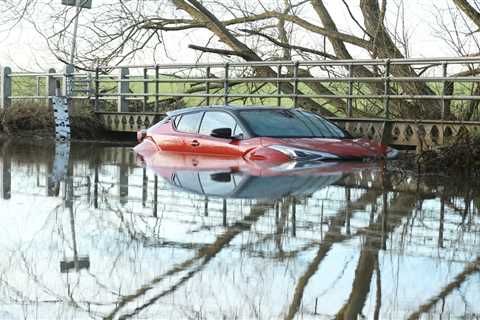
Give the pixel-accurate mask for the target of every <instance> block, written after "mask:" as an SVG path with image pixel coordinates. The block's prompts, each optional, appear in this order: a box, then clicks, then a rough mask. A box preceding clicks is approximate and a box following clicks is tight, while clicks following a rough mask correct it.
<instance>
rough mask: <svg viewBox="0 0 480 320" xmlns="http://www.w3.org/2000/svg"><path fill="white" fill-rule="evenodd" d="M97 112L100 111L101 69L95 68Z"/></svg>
mask: <svg viewBox="0 0 480 320" xmlns="http://www.w3.org/2000/svg"><path fill="white" fill-rule="evenodd" d="M94 103H95V112H98V111H100V68H99V67H98V66H97V67H96V68H95V102H94Z"/></svg>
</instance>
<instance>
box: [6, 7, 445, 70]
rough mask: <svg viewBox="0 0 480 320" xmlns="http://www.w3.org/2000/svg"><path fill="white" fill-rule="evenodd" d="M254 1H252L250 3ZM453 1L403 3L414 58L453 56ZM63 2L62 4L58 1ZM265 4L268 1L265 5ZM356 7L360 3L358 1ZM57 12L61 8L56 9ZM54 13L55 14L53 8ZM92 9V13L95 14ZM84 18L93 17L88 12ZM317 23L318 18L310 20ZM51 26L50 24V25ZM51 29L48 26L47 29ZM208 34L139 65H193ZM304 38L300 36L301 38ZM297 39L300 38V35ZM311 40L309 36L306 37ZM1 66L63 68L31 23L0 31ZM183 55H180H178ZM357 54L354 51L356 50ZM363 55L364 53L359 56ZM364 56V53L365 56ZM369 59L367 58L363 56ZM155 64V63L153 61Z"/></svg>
mask: <svg viewBox="0 0 480 320" xmlns="http://www.w3.org/2000/svg"><path fill="white" fill-rule="evenodd" d="M102 1H106V0H97V1H95V0H94V1H93V6H94V8H95V6H100V5H101V4H102ZM249 1H253V0H249ZM272 1H273V0H272ZM398 1H399V0H392V1H389V2H388V4H389V6H390V7H389V8H390V9H391V10H392V12H393V10H394V6H395V2H398ZM450 1H451V0H436V1H435V0H404V3H405V17H406V18H405V25H406V27H405V29H406V31H407V34H408V35H409V37H410V39H411V40H410V44H411V52H410V54H411V57H447V56H453V55H454V52H453V51H452V50H451V49H450V48H449V47H448V46H447V45H446V44H445V42H444V41H442V40H441V39H439V37H438V36H437V32H436V31H435V26H436V25H437V19H438V17H439V11H438V10H437V9H436V7H437V8H438V7H440V8H444V7H445V6H446V5H447V3H449V2H450ZM58 2H60V0H58ZM263 2H264V3H266V2H268V1H263ZM325 3H326V5H327V7H328V8H329V10H330V13H331V14H332V16H333V18H334V20H335V22H336V23H337V25H338V27H339V28H340V29H341V30H342V31H344V32H349V31H352V30H351V28H355V27H354V26H352V24H351V19H350V17H349V16H348V14H347V12H346V11H345V10H344V6H343V4H342V3H341V1H340V0H325ZM355 3H357V2H356V1H355ZM356 7H357V6H352V8H353V13H354V14H355V15H356V16H357V17H359V18H360V19H359V20H360V21H361V14H360V13H359V12H358V9H357V8H356ZM57 9H58V7H57ZM51 10H55V8H52V9H51ZM94 10H95V9H93V10H92V11H91V12H95V11H94ZM52 13H53V12H50V13H46V12H41V13H39V14H40V15H42V16H43V15H45V14H52ZM82 14H90V12H85V13H82ZM302 14H303V15H304V16H305V17H308V18H309V19H310V17H309V15H310V14H314V13H313V10H312V12H311V13H310V12H307V13H305V11H304V12H302ZM311 18H312V20H313V21H314V20H315V16H312V17H311ZM395 18H396V17H395V16H394V15H393V14H390V16H387V19H388V20H389V23H390V24H391V25H393V24H394V23H395V21H394V20H395ZM47 23H48V22H47ZM47 27H48V25H47ZM208 36H209V32H208V31H206V30H200V31H195V32H185V33H171V34H170V33H168V34H166V35H165V37H166V41H165V43H166V51H167V52H168V53H169V54H168V57H167V56H166V55H165V53H164V51H163V50H159V51H158V52H157V54H156V56H155V57H153V54H150V53H149V54H145V55H144V56H142V57H140V58H139V59H137V60H136V61H137V62H138V63H141V64H153V63H155V62H160V63H161V62H168V63H171V62H191V61H194V59H195V57H196V56H195V55H196V53H195V52H194V51H193V50H191V49H188V47H187V46H188V44H191V43H195V44H200V45H202V44H204V40H205V39H208ZM300 38H301V36H300ZM297 39H298V35H297ZM305 39H308V35H307V36H306V37H305ZM0 43H1V50H0V65H9V66H11V67H12V69H14V70H15V71H22V70H23V71H26V70H28V71H42V70H47V69H48V68H50V67H52V66H54V67H57V68H58V67H60V68H61V67H62V66H61V64H59V62H58V61H57V60H56V59H55V57H54V56H53V55H52V54H51V52H50V51H49V49H48V46H47V43H46V41H45V40H44V39H43V37H41V36H39V34H38V33H37V31H36V30H35V28H34V26H33V25H32V24H30V23H28V22H25V21H24V22H21V23H19V24H17V25H16V26H15V27H14V28H12V29H10V30H6V29H5V28H0ZM179 53H180V54H179ZM353 53H354V54H355V49H353ZM360 54H361V53H360ZM364 54H365V53H363V55H364ZM364 57H366V56H364ZM154 60H156V61H154Z"/></svg>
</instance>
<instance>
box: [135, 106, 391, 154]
mask: <svg viewBox="0 0 480 320" xmlns="http://www.w3.org/2000/svg"><path fill="white" fill-rule="evenodd" d="M137 138H138V142H139V143H140V144H139V145H138V146H137V147H135V150H136V151H137V153H140V154H143V155H144V154H146V153H150V152H157V151H163V152H186V153H194V154H203V155H216V156H230V157H242V158H244V159H245V160H248V161H258V162H265V163H282V162H287V161H291V160H295V161H312V160H313V161H317V160H356V159H365V158H394V157H396V156H397V154H398V151H397V150H396V149H393V148H390V147H387V146H385V145H382V144H379V143H377V142H374V141H371V140H368V139H364V138H361V139H354V138H352V136H350V134H348V133H347V132H346V131H345V130H343V129H341V128H339V127H338V126H336V125H335V124H333V123H331V122H330V121H328V120H326V119H325V118H323V117H321V116H319V115H317V114H315V113H313V112H307V111H304V110H300V109H285V108H270V107H251V106H248V107H246V106H238V107H236V106H210V107H196V108H186V109H181V110H177V111H173V112H169V113H167V116H166V117H165V118H164V119H163V120H162V121H160V122H159V123H157V124H155V125H154V126H152V127H151V128H149V129H148V130H142V131H140V132H138V133H137Z"/></svg>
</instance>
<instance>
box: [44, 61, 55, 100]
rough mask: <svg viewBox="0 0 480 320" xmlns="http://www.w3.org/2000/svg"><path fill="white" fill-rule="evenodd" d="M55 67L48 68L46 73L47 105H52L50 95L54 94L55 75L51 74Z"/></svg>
mask: <svg viewBox="0 0 480 320" xmlns="http://www.w3.org/2000/svg"><path fill="white" fill-rule="evenodd" d="M55 72H56V71H55V69H53V68H50V69H48V75H47V82H46V86H47V87H46V88H45V90H46V95H47V100H46V101H47V105H48V106H50V107H51V106H52V97H53V96H54V95H55V77H54V76H53V74H54V73H55Z"/></svg>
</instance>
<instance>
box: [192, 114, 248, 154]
mask: <svg viewBox="0 0 480 320" xmlns="http://www.w3.org/2000/svg"><path fill="white" fill-rule="evenodd" d="M220 128H229V129H230V130H231V131H232V135H239V134H241V133H242V130H241V128H240V127H239V125H238V123H237V121H236V120H235V118H233V117H232V116H231V115H230V114H228V113H227V112H223V111H206V112H205V115H204V116H203V119H202V122H201V124H200V130H199V135H198V138H197V141H198V145H197V146H196V147H195V148H194V149H195V150H194V151H195V152H196V153H201V154H211V155H223V156H241V155H242V153H241V152H240V151H239V147H238V146H239V140H238V139H231V138H229V139H224V138H218V137H213V136H211V135H210V134H211V133H212V131H213V130H215V129H220Z"/></svg>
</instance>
